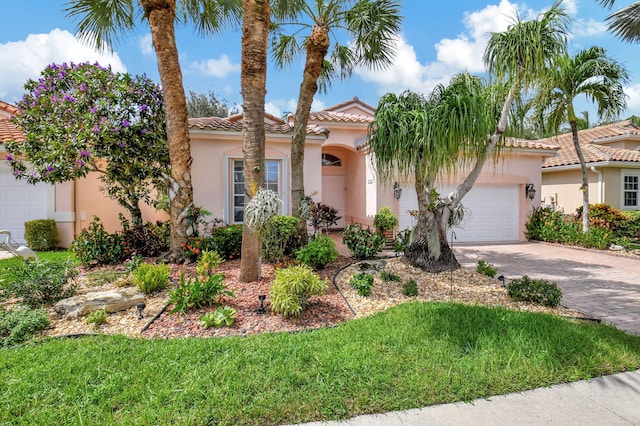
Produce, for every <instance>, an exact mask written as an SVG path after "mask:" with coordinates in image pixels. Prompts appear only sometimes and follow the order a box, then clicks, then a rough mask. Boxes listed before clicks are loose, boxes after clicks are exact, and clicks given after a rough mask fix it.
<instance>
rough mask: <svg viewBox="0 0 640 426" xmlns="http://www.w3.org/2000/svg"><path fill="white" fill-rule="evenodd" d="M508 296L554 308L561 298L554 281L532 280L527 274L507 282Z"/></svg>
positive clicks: (560, 291) (518, 300) (516, 299)
mask: <svg viewBox="0 0 640 426" xmlns="http://www.w3.org/2000/svg"><path fill="white" fill-rule="evenodd" d="M507 292H508V293H509V296H511V298H512V299H513V300H515V301H517V302H520V301H523V302H533V303H538V304H540V305H543V306H548V307H551V308H555V307H557V306H558V305H559V304H560V299H562V290H560V289H559V288H558V286H557V285H556V284H555V283H552V282H549V281H546V280H534V279H531V278H529V277H528V276H526V275H525V276H523V277H522V278H520V279H518V278H516V279H513V280H511V281H510V282H509V284H507Z"/></svg>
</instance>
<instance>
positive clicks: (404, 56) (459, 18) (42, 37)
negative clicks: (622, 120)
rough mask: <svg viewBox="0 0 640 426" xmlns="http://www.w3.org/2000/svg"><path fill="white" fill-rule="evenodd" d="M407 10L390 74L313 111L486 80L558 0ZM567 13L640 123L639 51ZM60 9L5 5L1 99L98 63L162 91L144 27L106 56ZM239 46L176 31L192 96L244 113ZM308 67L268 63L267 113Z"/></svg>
mask: <svg viewBox="0 0 640 426" xmlns="http://www.w3.org/2000/svg"><path fill="white" fill-rule="evenodd" d="M401 3H403V6H402V12H403V15H404V21H403V24H402V28H403V29H402V37H401V38H400V39H398V40H396V41H395V43H396V46H397V49H398V53H397V56H396V59H395V63H394V64H393V66H391V67H390V68H388V69H385V70H381V71H380V70H379V71H375V72H374V71H369V70H364V69H361V70H357V71H356V72H355V73H354V75H353V76H352V77H351V78H350V79H348V80H345V81H337V82H335V83H334V84H333V85H332V86H331V88H330V90H329V91H328V93H326V94H318V95H316V100H315V102H314V108H313V109H314V110H319V109H322V108H324V107H326V106H330V105H334V104H337V103H340V102H343V101H345V100H348V99H351V98H353V97H354V96H357V97H358V98H360V99H361V100H362V101H364V102H366V103H368V104H370V105H372V106H375V105H376V104H377V101H378V99H379V97H380V96H381V95H382V94H384V93H387V92H390V91H393V92H401V91H402V90H404V89H412V90H415V91H420V92H423V93H428V92H429V91H430V90H431V88H433V86H434V85H435V84H437V83H446V82H447V81H448V80H449V79H450V77H451V76H452V75H454V74H455V73H457V72H461V71H465V70H466V71H469V72H471V73H473V74H477V75H482V74H483V73H484V67H483V65H482V60H481V59H482V53H483V51H484V47H485V45H486V40H487V38H488V36H489V34H490V33H491V32H492V31H501V30H504V29H505V28H506V26H507V25H508V24H509V23H510V22H512V20H513V17H514V16H515V13H516V10H517V11H518V13H519V15H520V16H521V17H522V18H527V17H533V16H536V15H537V14H539V13H540V12H541V11H543V10H545V9H548V8H549V6H550V5H551V4H552V0H531V1H528V2H526V3H525V2H515V1H508V0H502V1H498V0H495V1H487V0H484V1H477V0H467V1H448V2H439V1H424V0H405V1H403V2H401ZM626 3H627V2H622V3H621V5H624V4H626ZM565 6H566V7H567V10H568V11H569V13H570V15H571V16H572V18H573V24H572V26H571V39H570V50H571V52H572V53H575V52H576V51H578V50H579V49H582V48H587V47H590V46H594V45H597V46H602V47H604V48H606V49H607V51H608V52H609V54H610V55H611V56H612V57H614V58H615V59H616V60H618V61H620V62H621V63H623V64H624V65H625V66H626V67H627V69H628V71H629V73H630V75H631V80H632V81H631V82H630V84H629V86H628V87H627V89H626V93H627V95H628V96H629V98H628V104H629V108H628V109H627V111H626V112H625V113H623V114H622V115H623V116H625V117H626V116H628V115H631V114H636V115H640V57H639V56H638V54H637V53H638V51H639V50H638V49H639V46H638V45H632V44H631V45H630V44H627V43H623V42H621V41H619V40H617V39H616V38H614V37H613V36H612V35H610V34H609V33H608V32H607V31H606V27H605V25H604V23H603V22H604V18H605V17H606V16H607V14H608V11H607V10H605V9H604V8H602V7H600V6H599V5H598V2H597V1H596V0H568V1H567V0H566V1H565ZM63 7H64V1H63V0H60V1H54V0H20V1H12V2H7V3H6V4H4V5H3V9H4V13H3V16H4V19H3V21H4V22H3V24H2V26H0V99H2V100H5V101H8V102H13V103H15V102H16V101H17V100H18V99H19V98H20V97H21V96H22V93H23V86H24V83H25V82H26V81H27V79H29V78H37V77H38V75H39V73H40V71H41V70H42V69H43V68H44V67H45V66H46V65H47V64H50V63H54V62H55V63H61V62H69V61H73V62H83V61H91V62H95V61H98V62H100V63H101V64H102V65H106V64H111V65H112V67H113V68H114V70H116V71H127V72H129V73H131V74H142V73H146V74H147V75H148V76H150V77H151V78H153V79H155V80H156V81H159V78H158V71H157V64H156V59H155V54H154V52H153V49H152V47H151V38H150V34H149V31H148V28H147V27H145V25H146V24H145V23H141V24H140V25H139V27H138V28H137V31H135V32H134V33H131V34H128V35H126V36H125V37H122V38H121V40H120V41H119V43H118V44H116V45H115V46H113V51H112V53H100V52H98V51H96V50H94V49H92V48H90V47H88V46H85V45H82V44H81V43H80V42H79V41H78V40H77V39H76V38H75V36H74V33H75V22H74V21H73V20H71V19H70V18H66V17H65V14H64V12H63V11H62V9H63ZM240 37H241V32H240V30H239V29H236V30H225V31H224V32H223V33H221V34H220V35H218V36H216V37H214V38H209V39H202V38H199V37H198V36H197V35H195V33H194V31H193V30H192V29H191V28H189V27H178V28H177V43H178V50H179V52H180V61H181V66H182V70H183V77H184V85H185V88H186V89H192V90H195V91H197V92H206V91H208V90H210V89H211V90H214V91H215V92H216V94H218V95H219V96H220V97H223V98H225V99H226V100H227V101H228V103H229V104H230V105H232V104H241V102H242V98H241V96H240V42H241V40H240ZM341 42H343V43H345V42H347V40H341ZM302 66H303V65H302V61H299V62H297V63H294V64H292V66H291V67H290V68H288V69H286V70H279V69H277V68H276V67H275V65H274V64H273V63H270V67H269V70H268V75H267V96H266V103H267V111H269V112H271V113H273V114H275V115H282V114H283V113H285V112H287V111H293V110H295V103H296V99H297V96H298V90H299V85H300V81H301V78H302ZM579 110H580V109H579ZM591 117H592V118H591V121H595V113H593V115H592V116H591Z"/></svg>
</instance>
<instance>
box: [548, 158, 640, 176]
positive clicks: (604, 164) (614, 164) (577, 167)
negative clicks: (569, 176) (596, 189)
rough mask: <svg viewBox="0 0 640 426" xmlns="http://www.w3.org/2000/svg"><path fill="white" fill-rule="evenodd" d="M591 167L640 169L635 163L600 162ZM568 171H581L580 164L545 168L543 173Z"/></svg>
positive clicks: (591, 164)
mask: <svg viewBox="0 0 640 426" xmlns="http://www.w3.org/2000/svg"><path fill="white" fill-rule="evenodd" d="M586 166H587V168H589V167H619V168H622V167H631V168H640V163H638V162H635V161H598V162H595V163H587V164H586ZM567 170H581V167H580V164H566V165H562V166H552V167H543V168H542V173H552V172H562V171H567Z"/></svg>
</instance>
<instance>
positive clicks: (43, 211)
mask: <svg viewBox="0 0 640 426" xmlns="http://www.w3.org/2000/svg"><path fill="white" fill-rule="evenodd" d="M49 188H50V185H47V184H44V183H40V184H37V185H31V184H29V183H27V182H26V181H22V180H16V179H15V178H14V177H13V173H12V172H11V168H10V167H9V165H8V164H7V163H6V161H0V229H2V230H7V231H9V232H11V236H12V238H13V239H14V240H16V241H17V242H18V243H20V244H25V242H26V241H25V239H24V223H25V222H26V221H29V220H34V219H46V218H47V194H48V191H49Z"/></svg>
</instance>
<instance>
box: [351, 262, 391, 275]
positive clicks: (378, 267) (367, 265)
mask: <svg viewBox="0 0 640 426" xmlns="http://www.w3.org/2000/svg"><path fill="white" fill-rule="evenodd" d="M386 265H387V261H386V260H363V261H361V262H358V263H356V264H355V266H356V267H357V268H358V270H360V272H364V273H369V274H373V273H376V272H380V271H383V270H384V267H385V266H386Z"/></svg>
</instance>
